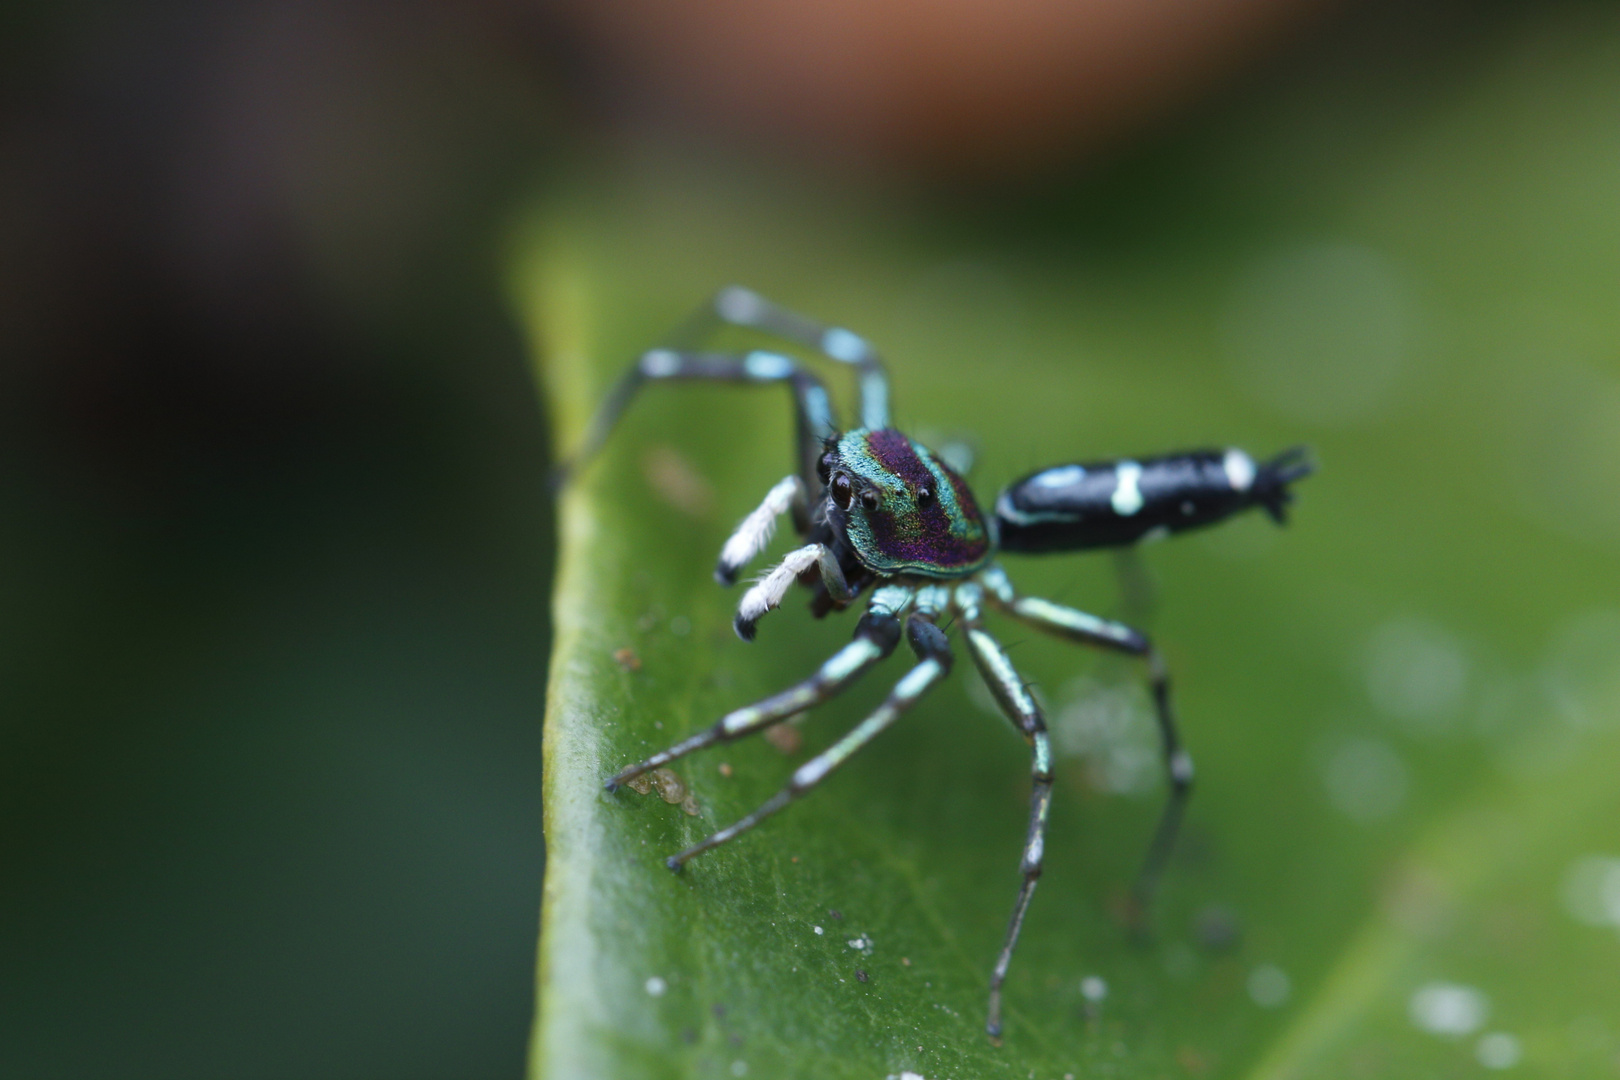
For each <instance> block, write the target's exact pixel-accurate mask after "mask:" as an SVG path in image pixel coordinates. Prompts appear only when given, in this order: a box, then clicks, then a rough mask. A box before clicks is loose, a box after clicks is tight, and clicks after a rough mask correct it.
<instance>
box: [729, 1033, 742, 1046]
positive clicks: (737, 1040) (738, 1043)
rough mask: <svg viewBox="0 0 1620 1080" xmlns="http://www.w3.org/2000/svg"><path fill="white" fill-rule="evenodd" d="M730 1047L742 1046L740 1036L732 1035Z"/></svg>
mask: <svg viewBox="0 0 1620 1080" xmlns="http://www.w3.org/2000/svg"><path fill="white" fill-rule="evenodd" d="M731 1045H732V1046H741V1045H742V1036H741V1035H733V1036H732V1037H731Z"/></svg>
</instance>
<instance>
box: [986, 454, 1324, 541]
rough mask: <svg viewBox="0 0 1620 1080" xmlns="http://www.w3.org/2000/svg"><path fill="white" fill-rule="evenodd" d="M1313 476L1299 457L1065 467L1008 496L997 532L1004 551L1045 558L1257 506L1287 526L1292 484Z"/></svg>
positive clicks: (1199, 457)
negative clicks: (1044, 554) (1285, 517)
mask: <svg viewBox="0 0 1620 1080" xmlns="http://www.w3.org/2000/svg"><path fill="white" fill-rule="evenodd" d="M1308 472H1310V465H1309V464H1308V463H1307V462H1306V461H1305V460H1304V458H1303V455H1302V454H1301V453H1300V452H1298V451H1289V452H1287V453H1285V454H1281V455H1279V456H1278V457H1276V458H1273V459H1272V460H1270V461H1267V462H1264V463H1256V462H1255V460H1254V459H1253V458H1251V457H1249V455H1248V454H1245V453H1244V452H1243V451H1241V450H1193V451H1188V452H1185V453H1179V454H1169V455H1166V456H1163V457H1155V458H1143V459H1141V460H1139V461H1132V460H1121V461H1103V462H1092V463H1089V464H1082V465H1058V466H1054V467H1053V468H1050V469H1042V470H1041V471H1040V472H1037V473H1032V474H1030V475H1029V476H1026V477H1024V478H1022V479H1021V480H1018V481H1017V482H1016V483H1013V484H1011V485H1009V486H1008V487H1007V488H1006V489H1004V490H1003V491H1002V493H1001V495H1000V496H999V497H997V499H996V526H997V531H998V533H999V538H1000V543H1001V548H1002V550H1004V551H1022V552H1043V551H1079V550H1084V549H1086V548H1103V547H1123V546H1126V545H1129V544H1134V543H1137V542H1139V541H1141V540H1144V539H1152V538H1154V537H1155V536H1164V535H1168V534H1170V533H1177V532H1182V531H1184V530H1186V529H1193V528H1197V527H1199V526H1202V525H1212V524H1214V523H1215V522H1217V521H1221V520H1223V519H1224V518H1227V517H1230V516H1231V515H1233V514H1235V513H1237V512H1239V511H1241V510H1246V509H1248V508H1249V507H1252V506H1260V507H1263V508H1265V510H1266V512H1267V513H1269V514H1270V515H1271V516H1272V517H1273V518H1275V519H1277V520H1278V521H1281V520H1282V518H1283V508H1284V507H1285V506H1286V505H1287V503H1288V500H1289V498H1290V496H1289V492H1288V484H1289V482H1290V481H1293V480H1297V479H1299V478H1300V477H1301V476H1304V475H1305V474H1306V473H1308Z"/></svg>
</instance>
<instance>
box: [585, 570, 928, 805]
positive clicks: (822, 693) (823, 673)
mask: <svg viewBox="0 0 1620 1080" xmlns="http://www.w3.org/2000/svg"><path fill="white" fill-rule="evenodd" d="M910 602H911V592H910V590H908V589H903V588H899V587H896V586H885V587H884V588H881V589H879V590H878V591H877V592H876V593H874V594H873V595H872V601H871V603H870V604H869V605H868V606H867V609H866V614H865V615H863V616H861V621H860V622H859V623H857V624H856V626H855V639H854V640H853V641H851V642H850V643H849V644H848V645H845V646H844V647H843V648H842V649H840V650H838V652H836V653H834V654H833V656H832V657H831V658H830V659H828V660H827V661H826V662H825V663H823V664H822V665H821V667H820V668H819V669H818V670H817V671H816V673H815V674H814V675H811V676H810V677H809V678H808V679H805V680H804V681H802V682H800V683H797V684H795V685H793V686H790V687H788V688H787V689H786V690H783V691H781V692H780V693H778V694H773V695H772V696H771V697H768V698H766V699H765V700H764V701H760V702H756V703H755V704H753V705H746V706H744V707H743V708H740V709H735V710H733V711H731V712H729V713H727V714H726V715H725V716H723V717H721V718H720V719H719V720H718V721H716V722H715V724H714V726H713V727H710V728H708V729H707V730H705V731H700V732H698V733H697V734H696V735H693V736H691V737H690V738H687V739H684V740H682V741H681V742H678V743H676V744H675V745H674V746H671V747H670V748H669V749H667V750H662V751H660V752H658V753H656V754H654V755H653V756H652V757H650V758H647V759H646V760H645V761H639V762H637V763H636V764H634V765H631V766H630V767H629V768H627V769H622V770H620V771H619V772H617V773H615V774H614V775H613V777H612V778H610V779H609V780H608V781H607V783H606V787H607V790H609V791H617V790H618V788H619V785H620V784H623V783H625V782H626V781H628V780H634V779H635V778H636V777H638V776H640V775H641V774H642V773H645V772H651V771H652V770H653V769H656V768H659V767H661V766H664V765H668V764H669V763H670V762H672V761H675V760H678V759H679V758H683V757H685V756H686V755H687V754H690V753H692V752H694V751H696V750H703V749H706V748H708V747H710V746H714V745H716V744H717V743H723V742H731V741H732V740H733V739H740V738H742V737H743V736H745V735H752V734H753V733H754V732H756V731H762V730H764V729H765V728H768V727H770V726H771V725H772V724H775V723H777V722H779V721H782V720H786V719H788V718H789V717H792V716H797V715H798V714H800V713H802V712H805V711H807V710H809V709H813V708H815V707H816V706H817V705H820V704H821V703H822V702H824V701H827V700H829V699H830V698H833V697H835V696H837V695H838V694H840V693H842V692H843V691H844V689H845V688H846V687H848V686H849V685H850V684H851V683H853V682H854V681H855V680H856V679H857V678H859V677H860V676H861V675H863V674H864V673H865V672H866V670H867V669H868V668H870V667H871V666H872V665H874V664H876V663H878V662H879V661H880V660H884V659H886V658H887V657H888V655H889V654H890V653H892V652H894V647H895V645H897V644H898V643H899V641H900V615H901V613H902V612H904V611H905V609H906V606H907V605H908V604H910Z"/></svg>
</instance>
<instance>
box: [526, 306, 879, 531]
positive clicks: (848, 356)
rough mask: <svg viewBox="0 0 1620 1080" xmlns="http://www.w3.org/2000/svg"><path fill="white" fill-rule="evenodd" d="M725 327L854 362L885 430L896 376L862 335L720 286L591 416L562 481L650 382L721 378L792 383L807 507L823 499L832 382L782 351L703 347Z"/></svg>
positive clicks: (558, 481)
mask: <svg viewBox="0 0 1620 1080" xmlns="http://www.w3.org/2000/svg"><path fill="white" fill-rule="evenodd" d="M724 326H736V327H740V328H743V329H749V330H758V331H760V332H762V333H766V334H770V335H772V336H775V337H777V338H781V339H782V340H785V341H788V342H792V343H793V344H795V345H799V346H802V347H805V348H809V349H813V350H815V351H816V352H818V353H820V354H821V355H822V356H825V357H827V358H828V359H830V360H836V361H838V362H839V363H841V364H847V365H850V366H852V367H854V368H855V369H856V370H857V372H858V373H859V374H858V381H859V389H860V412H861V421H862V424H863V425H864V426H866V427H868V428H872V429H874V430H875V429H879V428H885V427H888V425H889V378H888V375H887V373H886V372H885V371H884V367H883V361H882V358H881V357H879V356H878V354H877V352H876V351H875V350H874V349H873V348H872V347H871V346H870V345H868V344H867V343H866V341H865V339H864V338H862V337H860V336H859V335H857V334H855V333H853V332H851V331H849V330H845V329H843V328H842V327H837V326H825V325H823V324H821V323H818V322H816V321H815V320H813V319H809V318H806V317H805V316H803V315H799V314H797V313H796V312H792V311H789V310H788V309H786V308H784V307H781V306H780V305H778V304H774V303H772V302H771V301H769V300H766V299H765V298H764V297H762V296H760V295H759V294H757V293H755V292H753V291H751V290H749V289H744V288H741V287H739V286H735V285H733V286H729V287H727V288H724V289H721V290H720V291H719V292H717V293H715V295H714V296H713V297H712V298H711V299H710V300H709V302H708V303H706V304H704V305H703V306H702V307H700V308H699V309H698V310H697V311H696V312H695V313H694V314H693V315H692V316H691V317H690V318H689V319H687V321H686V323H685V325H684V326H683V327H682V328H681V329H680V330H678V331H677V332H676V333H675V334H673V335H671V337H670V339H669V340H670V341H671V342H672V343H673V344H671V345H669V346H665V347H660V348H655V349H649V350H648V351H646V352H644V353H642V354H641V356H640V357H639V358H638V359H637V361H636V363H635V364H634V365H633V366H632V367H631V368H630V370H629V371H627V372H625V374H624V375H623V377H621V378H620V380H619V381H618V383H617V384H616V385H615V386H614V387H613V389H612V390H610V391H609V392H608V395H607V397H606V398H605V399H604V400H603V402H602V404H601V406H600V407H598V409H597V411H596V415H595V416H593V417H592V418H591V422H590V425H589V426H588V427H587V428H586V431H585V437H584V439H582V440H581V442H580V446H579V449H578V450H577V451H575V453H574V455H573V457H571V458H570V459H569V460H568V461H567V462H565V463H564V464H563V465H562V466H560V467H559V468H558V470H557V473H556V477H555V485H556V486H557V487H559V488H560V487H561V486H562V485H564V484H565V483H567V480H568V478H569V477H570V476H571V475H573V474H574V473H575V472H577V471H579V469H580V468H582V467H583V466H584V465H585V463H586V462H588V461H589V460H590V459H591V458H592V457H594V456H595V455H596V452H597V451H598V450H600V449H601V448H602V444H603V443H605V442H606V441H607V438H608V435H609V434H610V433H611V432H612V431H613V428H614V425H615V424H617V423H618V420H619V417H620V416H622V415H623V414H624V411H625V410H626V409H627V408H629V406H630V402H631V401H632V400H634V398H635V396H636V392H637V391H638V390H640V389H641V387H642V386H643V385H644V384H645V383H647V382H650V381H664V380H709V381H720V382H741V383H771V382H785V383H788V384H789V385H790V386H791V388H792V390H793V399H794V406H795V410H794V411H795V416H796V420H797V433H796V438H795V444H796V447H797V458H798V461H797V468H798V472H797V475H798V477H799V479H800V481H801V482H802V483H803V484H804V489H805V492H806V503H805V504H804V505H805V510H806V511H807V510H808V508H809V507H810V506H813V505H814V504H815V503H816V502H817V501H819V500H820V498H821V496H822V492H823V485H822V481H821V478H820V476H819V475H818V473H817V470H816V463H817V461H819V459H820V457H821V453H822V445H823V443H824V442H825V440H826V439H827V438H828V437H829V436H831V435H833V434H834V433H835V432H836V431H837V428H838V421H837V418H836V416H835V414H834V412H833V407H832V400H831V399H830V398H829V397H828V396H827V388H826V386H824V385H823V384H822V382H821V380H820V379H819V378H817V377H816V375H815V373H814V372H812V371H809V370H807V369H806V368H804V367H803V366H802V365H801V364H799V363H798V362H797V361H795V360H793V359H791V358H790V357H787V356H783V355H781V354H780V353H775V352H769V351H766V350H762V349H755V350H752V351H749V352H741V353H736V352H722V353H716V352H703V351H698V350H697V348H696V346H698V345H700V344H701V343H702V342H703V341H704V340H706V339H707V338H709V337H710V336H712V335H713V333H714V332H715V331H717V330H719V329H720V328H721V327H724ZM794 524H795V526H797V528H798V530H799V532H800V534H801V535H802V534H804V533H807V532H808V531H809V530H810V525H811V523H810V520H809V517H808V514H807V513H805V514H803V515H802V516H801V513H800V512H799V509H798V506H797V505H795V513H794Z"/></svg>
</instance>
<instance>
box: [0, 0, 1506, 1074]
mask: <svg viewBox="0 0 1620 1080" xmlns="http://www.w3.org/2000/svg"><path fill="white" fill-rule="evenodd" d="M1528 10H1530V9H1529V6H1528V5H1520V4H1511V3H1502V4H1495V5H1488V4H1487V5H1479V4H1472V5H1464V4H1460V3H1447V2H1427V3H1420V4H1395V3H1364V4H1360V5H1336V6H1335V5H1329V4H1326V3H1323V2H1321V0H1304V2H1289V0H1175V2H1173V3H1169V4H1161V5H1153V6H1145V5H1139V4H1132V3H1127V2H1124V0H1097V2H1093V3H1075V2H1067V3H1065V2H1059V0H1022V2H1020V3H1001V4H996V5H980V4H972V3H966V2H961V0H953V2H950V3H944V4H932V5H928V6H927V7H926V8H924V7H922V6H920V5H909V4H903V3H897V4H858V3H853V2H847V0H841V2H838V3H830V4H796V5H790V4H757V3H756V4H749V3H744V2H742V0H725V2H715V3H706V4H700V5H687V6H680V5H655V4H633V3H591V2H589V0H558V2H556V3H553V4H517V3H511V2H505V0H480V2H478V3H473V4H461V5H450V4H433V3H401V4H387V5H384V4H353V5H345V6H342V7H335V6H323V5H314V4H297V3H261V4H245V3H230V4H200V3H181V2H176V3H168V4H143V5H108V4H91V3H78V4H65V5H48V4H43V3H19V4H14V5H12V6H11V7H10V8H9V9H8V11H7V13H6V14H5V15H4V16H3V17H0V55H3V62H0V72H3V74H0V88H3V89H0V94H3V99H0V110H3V111H0V635H3V648H0V665H3V668H0V670H3V681H0V693H3V695H4V696H3V699H0V700H3V702H4V704H3V706H0V716H3V717H4V721H3V723H0V731H3V732H4V739H5V740H6V741H5V745H4V748H3V750H0V838H3V839H0V866H3V867H4V872H3V874H0V882H3V884H0V897H3V904H4V908H3V910H0V956H4V957H5V962H4V963H3V964H0V1074H4V1075H6V1076H16V1077H23V1076H89V1075H100V1074H108V1073H113V1072H117V1073H119V1074H121V1075H125V1076H190V1075H199V1076H200V1075H238V1076H259V1075H262V1076H287V1075H302V1076H351V1075H352V1076H379V1075H383V1076H418V1075H419V1076H447V1075H456V1076H480V1075H490V1076H499V1075H505V1076H512V1075H516V1074H517V1073H518V1072H519V1071H520V1069H521V1067H522V1060H523V1053H524V1040H525V1038H526V1033H527V1028H528V1024H529V1020H530V1015H531V1006H532V987H531V981H532V975H531V973H532V970H533V944H534V940H533V939H534V933H535V926H536V923H537V907H538V892H539V881H540V868H541V860H542V852H541V840H540V825H539V822H540V818H539V788H538V784H539V757H540V745H539V731H540V727H539V721H540V713H541V708H542V695H543V690H544V665H545V659H546V594H547V583H548V574H549V552H550V549H551V537H550V532H549V529H550V521H549V513H550V511H549V506H548V499H547V497H546V495H545V492H544V476H545V472H546V468H547V455H548V446H547V439H546V433H545V431H544V430H543V425H542V420H541V412H540V410H539V409H538V408H537V405H536V402H535V397H534V391H533V388H532V386H531V383H530V380H529V377H528V375H527V372H526V368H525V362H524V357H523V353H522V348H521V344H520V341H519V337H518V333H517V331H516V329H515V327H514V325H513V321H512V319H511V317H510V314H509V312H508V309H507V306H506V303H505V299H504V296H503V293H502V286H501V278H500V275H501V273H502V270H503V266H502V261H501V260H502V254H503V252H502V247H501V244H502V237H503V235H504V233H503V230H504V229H505V228H506V227H507V225H508V224H509V221H510V219H511V216H512V215H513V213H514V212H515V210H516V209H517V208H518V207H519V206H520V205H521V204H522V202H523V201H524V200H525V199H526V198H528V197H530V196H532V195H533V194H534V193H535V192H536V191H539V190H543V189H544V187H545V186H546V185H547V184H549V183H551V182H553V180H554V178H555V177H557V176H558V175H560V174H562V173H565V172H567V171H569V170H570V169H571V168H573V166H574V163H576V162H578V161H580V160H583V159H588V158H592V157H597V158H612V157H613V156H614V155H623V154H635V153H638V152H639V149H638V148H641V147H645V146H648V145H653V144H656V145H658V146H660V147H663V148H666V149H667V148H668V147H671V146H674V147H679V148H681V152H684V153H691V154H704V155H718V156H720V157H722V158H724V157H726V156H735V157H737V158H738V159H739V160H743V159H746V160H756V159H758V160H769V161H771V162H773V163H775V165H776V166H779V167H787V168H790V169H794V170H799V171H801V172H802V174H803V175H804V176H805V177H806V182H808V183H822V182H827V183H838V184H875V185H883V186H887V187H889V188H893V189H897V190H901V191H915V192H918V193H919V194H920V195H922V196H925V197H927V198H930V199H934V200H938V201H939V202H941V203H942V204H944V205H947V206H955V207H957V208H958V209H959V211H960V213H961V214H963V215H964V216H969V217H971V216H975V215H989V216H995V215H1001V216H1004V217H1006V218H1008V219H1009V220H1013V219H1019V217H1020V215H1023V218H1024V219H1026V220H1029V221H1036V220H1038V218H1039V216H1040V214H1041V213H1043V212H1045V208H1049V207H1050V206H1051V205H1052V202H1051V200H1052V198H1053V192H1056V191H1062V190H1066V187H1067V186H1068V185H1072V184H1074V183H1076V182H1078V181H1079V180H1085V181H1086V182H1091V183H1096V182H1102V183H1106V182H1109V178H1110V177H1113V178H1118V179H1117V182H1118V183H1121V184H1132V183H1136V182H1137V181H1136V180H1133V179H1132V178H1133V177H1137V178H1140V177H1142V176H1144V175H1146V176H1151V175H1152V173H1153V165H1152V163H1153V161H1154V155H1155V153H1156V148H1157V147H1159V146H1160V145H1162V144H1163V142H1164V140H1166V139H1168V138H1171V137H1172V136H1173V135H1174V133H1176V132H1180V131H1185V130H1187V129H1189V128H1190V127H1195V126H1196V125H1198V124H1199V123H1200V121H1201V118H1202V117H1204V116H1206V115H1207V114H1208V113H1209V112H1211V111H1212V110H1215V109H1218V108H1219V107H1220V106H1221V104H1222V103H1223V102H1229V101H1231V100H1233V99H1240V98H1243V97H1245V96H1251V97H1252V96H1258V95H1265V94H1268V93H1271V92H1273V88H1274V87H1275V86H1277V85H1281V84H1285V80H1286V75H1287V73H1288V72H1289V71H1290V70H1297V69H1299V68H1301V67H1309V66H1319V65H1335V64H1337V65H1346V66H1355V67H1363V68H1371V69H1374V70H1387V72H1388V82H1387V85H1388V86H1389V87H1390V88H1391V89H1390V94H1391V107H1392V108H1397V107H1398V102H1399V100H1400V99H1401V97H1402V95H1409V94H1416V93H1423V92H1424V88H1425V87H1426V86H1427V85H1428V81H1429V80H1430V79H1431V78H1432V76H1433V73H1434V72H1435V71H1437V70H1441V69H1444V68H1445V67H1446V66H1447V65H1455V64H1459V63H1461V64H1465V63H1466V62H1467V58H1468V55H1469V48H1470V45H1471V43H1472V42H1475V41H1477V40H1480V39H1481V38H1484V37H1491V36H1495V35H1498V34H1501V33H1508V32H1511V31H1512V27H1513V26H1514V25H1515V23H1516V21H1518V20H1520V19H1522V18H1524V17H1525V12H1526V11H1528ZM712 284H715V283H703V287H704V288H707V287H708V286H710V285H712Z"/></svg>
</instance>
